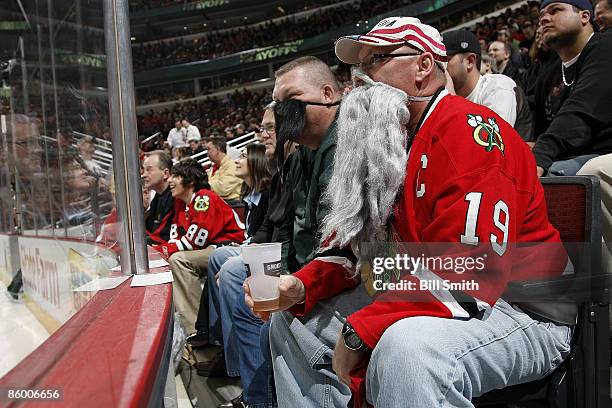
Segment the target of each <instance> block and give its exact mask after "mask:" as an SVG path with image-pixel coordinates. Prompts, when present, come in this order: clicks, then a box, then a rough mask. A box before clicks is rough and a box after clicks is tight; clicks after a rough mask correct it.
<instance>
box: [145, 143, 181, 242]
mask: <svg viewBox="0 0 612 408" xmlns="http://www.w3.org/2000/svg"><path fill="white" fill-rule="evenodd" d="M142 167H143V172H142V180H143V181H144V186H145V188H147V189H149V190H152V191H155V197H153V200H151V203H150V204H149V208H148V210H147V211H146V212H145V228H146V230H147V245H155V244H163V243H164V242H167V241H168V240H169V239H170V226H171V225H172V220H173V219H174V198H172V193H171V192H170V186H169V181H168V180H169V179H170V172H171V171H172V158H171V157H170V155H169V154H168V153H166V152H164V151H161V150H155V151H152V152H149V153H147V154H146V156H145V159H144V161H143V163H142Z"/></svg>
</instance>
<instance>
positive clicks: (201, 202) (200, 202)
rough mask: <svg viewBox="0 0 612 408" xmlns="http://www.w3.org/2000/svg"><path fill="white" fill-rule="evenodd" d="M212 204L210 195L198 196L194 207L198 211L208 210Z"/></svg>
mask: <svg viewBox="0 0 612 408" xmlns="http://www.w3.org/2000/svg"><path fill="white" fill-rule="evenodd" d="M209 206H210V198H208V196H203V197H197V198H196V199H195V204H194V205H193V209H194V210H196V211H207V210H208V207H209Z"/></svg>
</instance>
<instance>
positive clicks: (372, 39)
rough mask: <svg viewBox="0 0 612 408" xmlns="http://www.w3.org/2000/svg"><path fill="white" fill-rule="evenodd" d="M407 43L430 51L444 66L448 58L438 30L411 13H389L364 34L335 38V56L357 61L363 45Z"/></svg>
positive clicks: (353, 62) (343, 60)
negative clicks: (400, 14) (393, 14)
mask: <svg viewBox="0 0 612 408" xmlns="http://www.w3.org/2000/svg"><path fill="white" fill-rule="evenodd" d="M404 44H405V45H409V46H411V47H413V48H416V49H417V50H420V51H422V52H430V53H431V54H432V55H433V57H434V59H435V60H436V61H437V62H438V63H439V64H440V65H442V67H443V68H444V69H446V65H447V61H448V58H447V56H446V47H445V46H444V43H443V42H442V36H441V35H440V32H439V31H438V30H436V29H435V28H433V27H432V26H430V25H427V24H423V23H421V20H419V19H418V18H414V17H388V18H385V19H384V20H382V21H380V22H379V23H378V24H376V25H375V26H374V28H373V29H372V30H370V31H369V32H368V33H367V34H364V35H348V36H344V37H340V38H339V39H338V40H337V41H336V56H337V57H338V59H339V60H340V61H342V62H344V63H346V64H358V63H359V62H360V61H359V52H360V51H361V49H362V48H363V47H364V46H374V47H387V46H389V45H404Z"/></svg>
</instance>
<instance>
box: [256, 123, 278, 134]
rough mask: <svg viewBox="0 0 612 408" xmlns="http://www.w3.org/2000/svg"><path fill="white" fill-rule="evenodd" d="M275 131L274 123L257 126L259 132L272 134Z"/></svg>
mask: <svg viewBox="0 0 612 408" xmlns="http://www.w3.org/2000/svg"><path fill="white" fill-rule="evenodd" d="M275 131H276V129H275V128H274V125H266V126H262V127H260V128H259V131H258V132H259V133H263V132H266V133H267V134H272V133H274V132H275Z"/></svg>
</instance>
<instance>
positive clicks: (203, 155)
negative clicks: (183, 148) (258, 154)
mask: <svg viewBox="0 0 612 408" xmlns="http://www.w3.org/2000/svg"><path fill="white" fill-rule="evenodd" d="M256 141H257V138H256V137H255V132H249V133H246V134H244V135H242V136H239V137H237V138H235V139H232V140H230V141H229V142H227V146H228V147H233V148H234V149H236V150H238V151H240V152H242V151H243V150H244V149H245V148H246V147H247V146H248V145H250V144H251V143H254V142H256ZM189 157H190V158H192V159H197V160H198V163H200V164H201V165H202V166H204V167H207V166H209V165H210V163H211V162H210V159H209V158H208V150H204V151H201V152H200V153H196V154H194V155H191V156H189Z"/></svg>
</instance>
